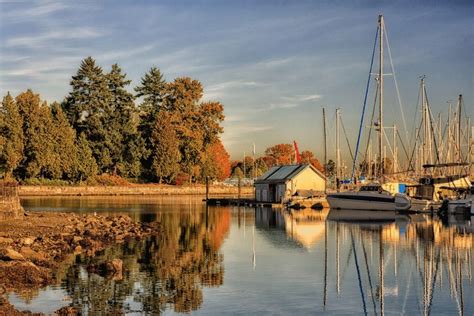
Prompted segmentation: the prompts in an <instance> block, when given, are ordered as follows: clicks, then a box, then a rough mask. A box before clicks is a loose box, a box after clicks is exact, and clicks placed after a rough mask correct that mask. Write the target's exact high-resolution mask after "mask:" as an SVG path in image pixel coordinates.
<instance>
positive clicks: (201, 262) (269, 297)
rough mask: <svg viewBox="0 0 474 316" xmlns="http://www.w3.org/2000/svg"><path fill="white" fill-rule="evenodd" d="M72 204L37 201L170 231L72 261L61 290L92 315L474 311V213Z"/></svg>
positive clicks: (182, 202)
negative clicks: (105, 266)
mask: <svg viewBox="0 0 474 316" xmlns="http://www.w3.org/2000/svg"><path fill="white" fill-rule="evenodd" d="M78 200H80V201H78ZM65 201H66V202H64V203H61V202H58V200H57V199H56V200H54V202H53V203H49V202H48V201H47V200H41V201H40V202H38V201H37V200H29V201H27V203H25V205H27V208H30V209H41V208H43V207H49V208H50V209H55V208H59V209H61V210H64V209H71V208H72V209H74V208H75V207H79V211H81V212H91V211H98V212H110V211H112V210H114V209H118V210H119V211H121V212H126V213H128V214H130V215H132V217H134V218H135V219H136V220H140V221H152V220H157V221H159V222H160V223H161V224H162V228H163V232H162V234H160V235H159V236H156V237H153V238H150V239H147V240H145V241H140V242H136V241H134V242H129V243H126V244H122V245H119V246H116V247H112V248H110V249H107V250H105V251H104V252H103V253H102V254H101V256H100V257H98V258H94V259H90V258H85V257H77V258H75V259H74V258H72V259H71V260H75V262H70V263H69V264H67V265H66V266H65V267H64V269H63V271H62V272H61V274H60V275H59V277H58V278H59V279H62V280H63V281H62V284H61V286H60V287H61V288H62V290H63V293H64V295H65V304H70V305H73V306H76V307H79V308H80V309H82V311H84V313H86V314H122V313H133V312H137V313H142V314H160V313H163V312H166V313H169V312H179V313H181V312H191V311H193V312H195V313H202V314H204V315H207V314H221V313H223V314H226V313H241V314H256V313H264V314H288V313H295V314H311V313H322V312H325V313H327V314H354V313H355V314H371V315H372V314H374V315H384V314H394V313H396V314H423V315H428V314H431V313H432V314H459V315H463V314H465V315H472V314H473V313H474V302H473V301H472V297H474V286H473V284H472V258H473V257H472V247H473V242H474V237H473V233H474V228H473V223H472V221H471V219H472V218H470V217H467V218H466V217H463V216H449V217H447V218H437V217H432V216H429V215H406V214H397V213H395V212H361V211H342V210H331V211H328V210H322V211H316V210H299V211H295V210H292V211H287V210H282V209H271V208H256V209H253V208H244V207H225V208H224V207H212V208H208V209H207V208H206V207H205V206H204V205H203V203H202V202H201V201H200V199H196V198H194V199H193V198H181V199H178V200H176V198H172V197H162V198H145V199H143V200H142V199H130V200H127V199H117V200H115V199H102V198H101V199H87V200H85V201H84V200H81V199H77V198H76V199H73V198H72V199H66V200H65ZM79 205H80V206H79ZM112 258H121V259H122V260H123V263H124V274H123V276H122V278H121V279H117V278H115V279H114V278H103V277H100V276H98V275H96V274H91V273H88V272H87V271H86V269H85V267H86V266H87V265H88V264H90V263H94V262H97V261H101V260H106V259H112ZM73 263H74V264H73ZM224 266H225V269H224ZM224 272H225V273H224ZM47 291H51V289H49V290H46V292H47ZM44 292H45V291H44V290H43V291H40V293H39V295H40V296H38V297H37V298H34V297H33V298H32V297H28V299H29V300H30V302H31V304H30V305H29V306H28V307H27V308H28V309H30V310H33V311H36V310H35V309H34V308H32V307H34V306H39V305H41V297H44V295H43V294H44ZM55 293H56V294H57V292H55ZM35 295H36V294H35ZM42 295H43V296H42ZM18 300H21V298H18Z"/></svg>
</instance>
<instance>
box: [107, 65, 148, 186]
mask: <svg viewBox="0 0 474 316" xmlns="http://www.w3.org/2000/svg"><path fill="white" fill-rule="evenodd" d="M106 78H107V82H108V86H109V92H110V97H111V100H110V103H111V105H110V107H109V109H110V110H111V112H110V113H109V122H108V124H107V139H108V143H109V146H108V147H109V150H110V156H111V159H112V169H113V172H114V173H119V174H120V175H122V176H126V177H137V176H138V175H139V174H140V171H141V170H140V169H141V168H140V167H139V166H140V160H141V159H142V157H143V150H144V149H142V148H141V147H142V146H143V145H144V144H143V141H142V139H141V136H140V134H139V133H138V123H139V121H138V115H137V109H136V107H135V103H134V96H133V94H131V93H130V92H128V91H127V90H126V87H127V86H128V85H129V84H130V82H131V81H130V80H127V79H126V74H124V73H122V70H121V69H120V67H119V66H118V65H117V64H114V65H112V69H111V71H110V73H108V74H106Z"/></svg>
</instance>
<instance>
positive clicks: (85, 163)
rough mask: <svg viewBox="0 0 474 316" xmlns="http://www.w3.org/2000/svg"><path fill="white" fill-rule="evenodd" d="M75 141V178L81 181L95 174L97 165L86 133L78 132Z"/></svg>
mask: <svg viewBox="0 0 474 316" xmlns="http://www.w3.org/2000/svg"><path fill="white" fill-rule="evenodd" d="M76 142H77V143H76V147H77V164H76V170H75V173H76V177H77V179H78V180H79V181H82V180H86V179H88V178H90V177H93V176H95V175H97V169H98V167H97V163H96V161H95V159H94V156H93V153H92V149H91V148H90V145H89V141H88V140H87V137H86V135H85V134H84V133H82V134H80V135H79V137H78V139H77V141H76Z"/></svg>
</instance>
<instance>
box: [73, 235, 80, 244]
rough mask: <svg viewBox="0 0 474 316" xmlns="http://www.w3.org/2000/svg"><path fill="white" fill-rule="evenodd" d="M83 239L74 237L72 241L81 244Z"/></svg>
mask: <svg viewBox="0 0 474 316" xmlns="http://www.w3.org/2000/svg"><path fill="white" fill-rule="evenodd" d="M82 239H83V238H82V237H81V236H74V238H73V239H72V241H73V242H74V243H76V244H77V243H78V242H80V241H81V240H82Z"/></svg>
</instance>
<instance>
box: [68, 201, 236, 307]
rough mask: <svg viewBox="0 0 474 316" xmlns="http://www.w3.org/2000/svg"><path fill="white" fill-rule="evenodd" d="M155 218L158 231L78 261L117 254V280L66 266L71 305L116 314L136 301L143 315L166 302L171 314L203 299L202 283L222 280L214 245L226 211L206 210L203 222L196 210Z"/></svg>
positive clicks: (223, 227) (220, 260)
mask: <svg viewBox="0 0 474 316" xmlns="http://www.w3.org/2000/svg"><path fill="white" fill-rule="evenodd" d="M157 216H158V218H157V220H158V221H159V222H160V223H161V232H160V234H158V235H156V236H153V237H150V238H148V239H146V240H143V241H140V242H136V241H133V242H129V243H126V244H124V245H121V246H117V247H113V248H110V249H107V250H106V251H104V253H103V255H101V256H100V257H99V258H95V259H84V258H82V260H83V262H79V263H87V264H88V263H90V262H91V261H100V260H109V259H113V258H122V259H123V269H124V274H123V279H122V280H113V279H111V278H102V277H99V276H97V275H93V274H90V275H88V274H84V271H83V270H82V272H81V268H79V267H78V266H80V265H76V266H74V267H71V268H70V269H69V271H68V275H67V278H66V279H65V281H64V282H65V287H66V289H67V291H68V294H69V295H70V296H71V298H72V299H73V305H74V306H78V307H81V306H82V307H83V308H85V309H86V310H88V311H89V314H94V313H105V314H121V313H124V312H126V311H129V310H131V309H133V306H135V305H136V304H138V305H140V309H141V310H142V311H143V312H144V313H146V314H159V313H161V311H164V310H165V309H166V307H167V306H168V305H169V304H171V305H172V306H173V307H174V310H175V311H177V312H190V311H192V310H196V309H198V308H199V307H200V306H201V304H202V302H203V294H202V286H220V285H222V284H223V280H224V267H223V256H222V254H220V253H219V248H220V246H221V244H222V242H223V240H224V238H225V236H226V234H227V232H228V230H229V226H230V212H229V211H227V210H211V211H209V212H208V218H207V220H206V213H205V212H202V211H184V212H169V213H160V214H158V215H157ZM127 297H128V299H127ZM132 299H133V302H132V301H131V300H132ZM127 302H129V303H128V304H127Z"/></svg>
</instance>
